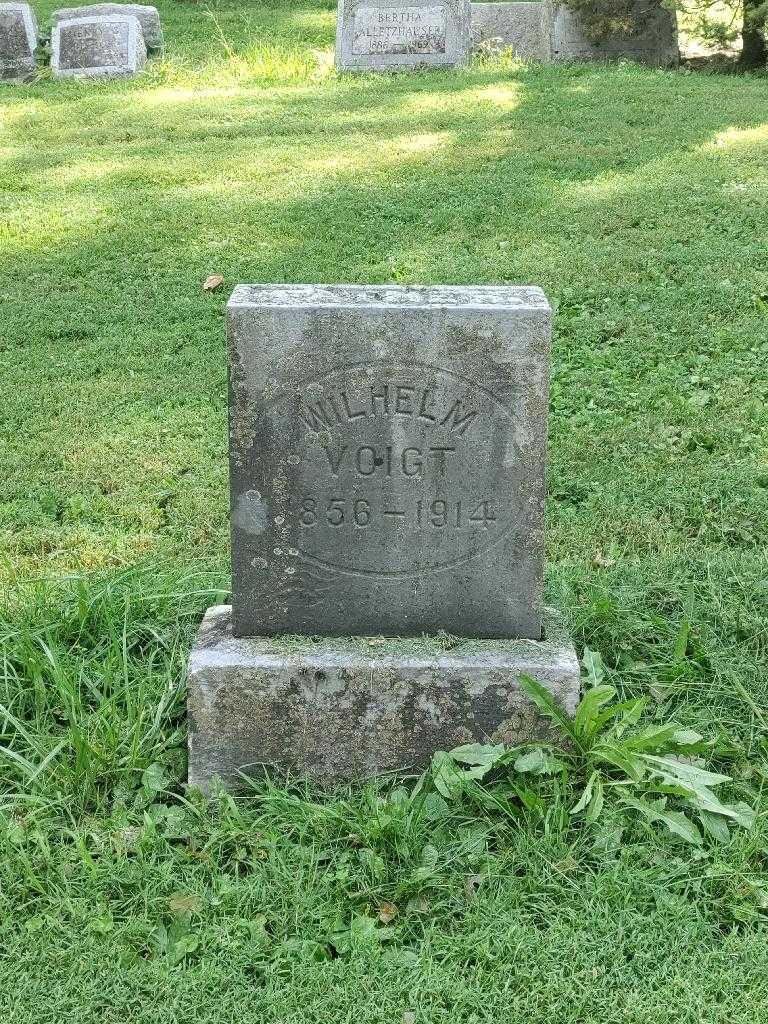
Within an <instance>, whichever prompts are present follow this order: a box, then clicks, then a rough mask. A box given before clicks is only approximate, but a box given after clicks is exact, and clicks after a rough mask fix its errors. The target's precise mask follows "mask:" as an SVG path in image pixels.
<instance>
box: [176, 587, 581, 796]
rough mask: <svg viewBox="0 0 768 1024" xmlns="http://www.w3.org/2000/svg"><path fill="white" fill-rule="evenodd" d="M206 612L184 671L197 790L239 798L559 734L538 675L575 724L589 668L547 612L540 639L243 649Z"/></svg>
mask: <svg viewBox="0 0 768 1024" xmlns="http://www.w3.org/2000/svg"><path fill="white" fill-rule="evenodd" d="M231 618H232V609H231V607H230V606H229V605H219V606H216V607H213V608H210V609H209V610H208V612H207V613H206V616H205V618H204V620H203V623H202V625H201V627H200V630H199V633H198V636H197V640H196V642H195V645H194V648H193V650H192V653H191V655H190V659H189V666H188V711H189V727H190V734H189V783H190V785H192V786H196V787H198V788H200V789H202V790H203V791H209V790H210V789H211V788H213V787H214V786H215V785H217V784H219V785H222V786H223V787H225V788H227V789H230V790H235V789H242V788H243V787H244V786H245V785H246V781H245V779H246V777H249V776H250V777H258V775H259V773H260V771H261V770H263V768H264V767H267V768H269V769H270V770H272V771H276V772H278V773H287V772H290V773H291V774H298V775H301V776H306V777H309V778H312V779H314V780H316V781H318V782H321V783H326V784H331V783H333V782H336V781H341V780H359V779H365V778H371V777H373V776H376V775H380V774H382V773H384V772H390V771H394V770H398V769H400V770H411V769H420V768H422V767H424V766H425V765H426V764H427V763H428V762H429V760H430V758H431V757H432V754H433V753H434V752H435V751H436V750H450V749H451V748H453V747H456V746H459V745H461V744H463V743H469V742H472V741H475V740H477V741H480V742H493V743H500V742H504V743H508V744H516V743H521V742H524V741H527V740H531V739H545V738H547V737H548V736H550V731H549V724H548V723H547V722H546V721H545V720H543V719H542V718H541V716H540V715H539V713H538V711H537V709H536V708H535V707H534V705H533V704H532V703H531V701H530V700H529V699H528V697H527V695H526V693H525V691H524V690H523V689H522V688H521V686H520V677H521V675H531V676H533V677H534V678H535V679H537V680H538V681H539V682H540V683H542V684H543V685H544V686H546V687H547V689H548V690H549V691H550V692H551V693H552V695H553V696H554V697H555V698H556V699H557V700H558V701H559V702H560V704H561V705H562V706H563V707H564V709H565V710H566V711H567V712H568V713H569V714H572V713H573V711H574V710H575V707H576V704H577V702H578V698H579V662H578V658H577V656H576V651H575V649H574V646H573V644H572V642H571V640H570V639H569V637H568V635H567V632H566V630H565V627H564V625H563V622H562V620H561V619H560V617H559V616H558V615H557V613H556V612H554V611H552V610H551V609H548V610H547V612H546V614H545V618H544V637H545V638H544V639H543V640H538V641H537V640H508V641H488V640H463V641H457V645H456V647H454V648H449V649H447V650H440V645H439V643H438V642H436V641H434V640H433V641H429V640H428V639H425V640H423V641H422V640H402V639H396V638H391V639H382V638H374V639H372V640H369V639H366V638H362V639H361V638H358V639H355V640H343V639H329V638H323V639H322V640H317V639H312V638H309V637H304V638H265V637H255V638H235V637H233V636H232V623H231Z"/></svg>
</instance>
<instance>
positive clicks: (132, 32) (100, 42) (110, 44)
mask: <svg viewBox="0 0 768 1024" xmlns="http://www.w3.org/2000/svg"><path fill="white" fill-rule="evenodd" d="M146 60H147V48H146V46H145V45H144V36H143V34H142V31H141V25H140V24H139V21H138V19H137V18H134V17H127V16H125V15H119V16H117V15H110V16H107V17H95V18H77V19H76V20H74V21H60V22H59V23H58V25H56V26H54V29H53V37H52V40H51V69H52V71H53V76H54V78H119V77H125V76H130V75H135V74H137V73H138V72H139V71H141V69H142V68H143V67H144V65H145V63H146Z"/></svg>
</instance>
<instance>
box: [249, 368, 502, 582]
mask: <svg viewBox="0 0 768 1024" xmlns="http://www.w3.org/2000/svg"><path fill="white" fill-rule="evenodd" d="M513 435H514V431H513V419H512V416H511V413H510V410H509V409H508V408H507V406H506V405H505V403H504V402H503V401H502V400H501V399H500V398H499V397H498V396H496V395H494V394H492V393H491V392H489V391H488V390H486V389H485V388H483V387H481V386H479V385H477V384H475V383H473V382H472V381H470V380H465V379H463V378H461V377H459V376H456V375H455V374H453V373H451V372H449V371H446V370H444V369H440V368H438V367H433V366H419V365H417V366H414V365H410V366H400V365H397V364H390V363H381V364H367V365H353V366H343V367H339V368H337V369H334V370H332V371H330V372H328V373H327V374H325V375H323V376H322V377H318V378H315V379H313V380H310V381H306V382H304V383H303V384H302V385H301V387H298V388H296V389H295V391H292V392H290V393H286V392H282V393H281V394H280V395H279V396H277V397H276V398H275V399H274V400H273V401H272V402H270V403H269V405H268V406H267V408H266V410H265V413H264V416H263V419H262V422H261V426H260V429H259V430H258V431H257V437H256V440H255V443H254V449H253V462H252V469H253V470H255V471H256V476H257V477H258V478H260V479H261V480H262V481H264V484H263V487H264V490H263V491H262V492H260V494H259V499H260V508H263V509H264V516H265V520H266V522H265V525H267V524H269V527H270V528H271V529H272V530H273V535H274V536H275V538H276V543H278V544H281V545H284V546H285V547H284V549H285V550H290V551H291V552H295V553H296V556H297V557H298V558H301V559H304V560H306V561H308V562H310V563H314V564H315V565H316V566H318V567H321V568H324V569H332V570H334V571H336V572H341V573H347V574H352V575H364V576H365V575H368V576H372V577H407V576H411V575H420V574H423V573H429V572H432V571H437V570H440V569H443V568H446V567H448V566H451V565H456V564H459V563H461V562H464V561H467V560H472V559H474V558H476V557H477V556H478V555H480V554H485V553H487V552H488V549H489V548H492V547H493V546H494V545H495V544H497V543H498V542H499V541H500V540H501V539H502V538H503V537H504V536H505V535H506V534H507V533H508V532H509V531H510V530H511V529H514V526H515V523H516V520H517V518H518V517H517V515H516V509H517V505H518V500H519V498H518V486H517V482H518V481H517V473H516V467H517V466H518V465H519V461H520V460H519V453H518V452H517V451H516V450H515V447H514V443H515V442H514V436H513Z"/></svg>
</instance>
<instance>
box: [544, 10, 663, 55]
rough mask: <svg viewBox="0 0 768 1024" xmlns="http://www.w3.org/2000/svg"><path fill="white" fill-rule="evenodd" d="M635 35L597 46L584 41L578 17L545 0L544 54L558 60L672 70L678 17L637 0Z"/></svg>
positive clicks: (613, 39)
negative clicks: (623, 62)
mask: <svg viewBox="0 0 768 1024" xmlns="http://www.w3.org/2000/svg"><path fill="white" fill-rule="evenodd" d="M634 12H635V19H636V23H637V25H638V29H639V30H638V32H637V33H636V34H634V35H632V36H614V37H611V38H610V39H606V40H605V41H603V42H600V43H593V42H591V40H589V39H587V37H586V35H585V34H584V31H583V28H582V22H581V18H580V16H579V15H578V14H577V13H576V12H575V11H573V10H571V9H570V8H569V7H568V6H567V5H566V4H563V3H560V2H559V0H544V25H545V40H544V46H545V51H546V53H547V55H548V56H549V58H550V59H551V60H553V61H559V60H594V61H600V60H618V59H622V58H623V59H626V60H634V61H637V62H638V63H641V64H647V65H649V66H651V67H671V66H674V65H676V64H677V63H678V62H679V60H680V51H679V49H678V40H677V17H676V15H675V13H674V12H673V11H668V10H667V9H666V8H662V7H660V6H659V4H658V3H656V2H654V0H636V3H635V5H634Z"/></svg>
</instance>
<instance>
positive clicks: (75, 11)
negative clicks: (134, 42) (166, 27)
mask: <svg viewBox="0 0 768 1024" xmlns="http://www.w3.org/2000/svg"><path fill="white" fill-rule="evenodd" d="M121 15H125V16H128V17H134V18H138V19H139V23H140V25H141V31H142V33H143V35H144V42H145V43H146V46H147V49H148V50H161V49H162V48H163V28H162V25H161V24H160V12H159V11H158V9H157V8H156V7H148V6H146V5H145V4H89V5H88V6H87V7H62V8H61V9H60V10H58V11H54V12H53V23H54V25H58V23H59V22H60V21H77V20H78V19H81V18H105V17H114V16H121Z"/></svg>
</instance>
